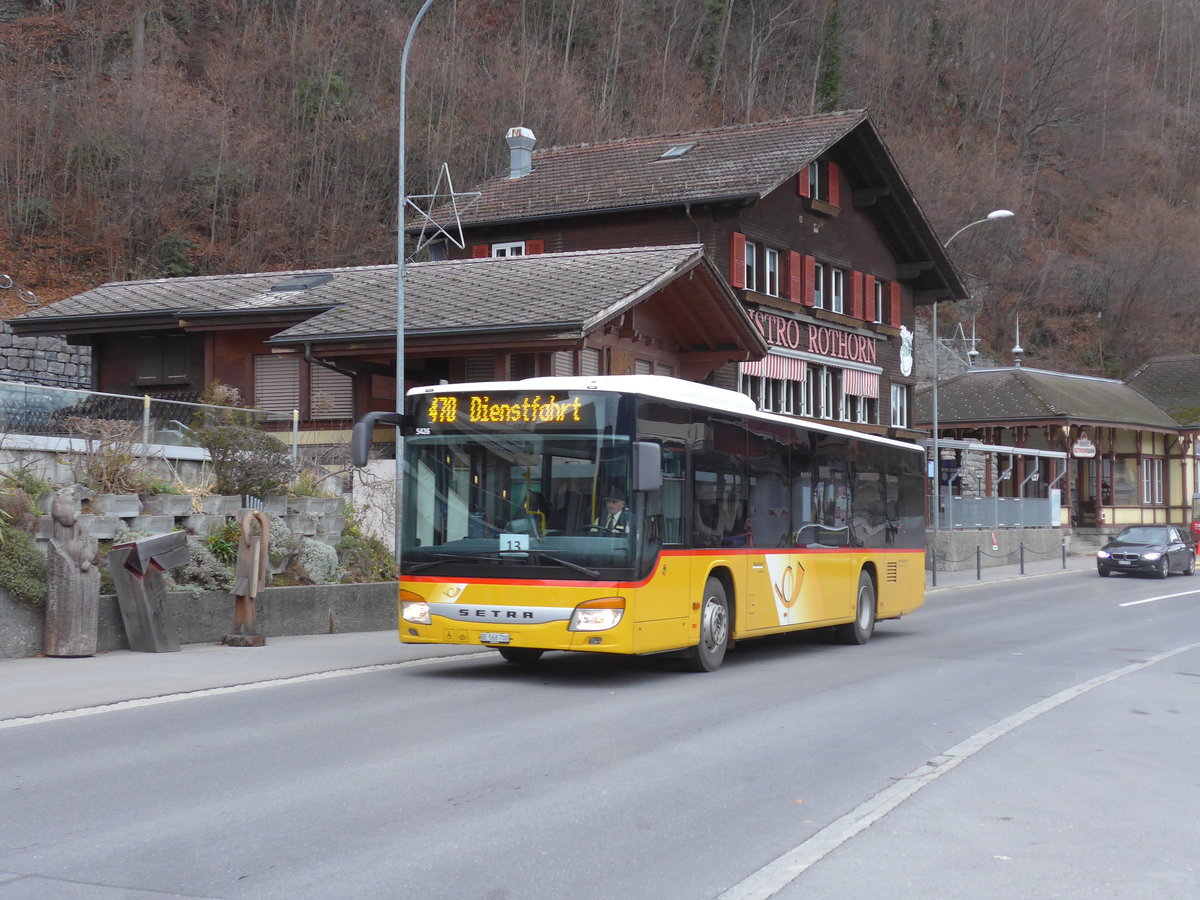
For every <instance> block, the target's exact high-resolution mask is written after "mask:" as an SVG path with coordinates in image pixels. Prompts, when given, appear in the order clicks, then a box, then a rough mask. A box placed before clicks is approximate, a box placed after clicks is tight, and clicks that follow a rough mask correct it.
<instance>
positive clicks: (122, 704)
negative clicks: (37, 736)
mask: <svg viewBox="0 0 1200 900" xmlns="http://www.w3.org/2000/svg"><path fill="white" fill-rule="evenodd" d="M490 653H491V651H490V650H489V651H482V652H479V653H458V654H455V655H453V656H431V657H428V658H426V659H412V660H408V661H407V662H398V663H379V664H378V665H373V666H358V667H356V668H353V669H331V670H330V671H328V672H313V673H311V674H309V675H292V676H290V677H287V678H271V679H269V680H267V681H251V682H247V683H246V684H230V685H226V686H225V687H215V688H202V689H200V690H197V691H181V692H179V693H177V694H162V695H161V696H158V697H143V698H141V699H138V700H119V701H117V702H116V703H105V704H102V705H100V706H84V707H80V708H79V709H67V710H63V711H62V712H52V713H42V714H40V715H36V716H21V717H18V718H14V719H0V730H3V729H5V728H20V727H21V726H22V725H40V724H41V723H43V722H58V721H61V720H62V719H79V718H82V717H84V716H97V715H100V714H101V713H109V712H117V711H119V710H123V709H140V708H142V707H144V706H159V705H161V704H163V703H178V702H179V701H180V700H195V699H197V698H199V697H216V696H219V695H221V694H240V693H242V692H243V691H257V690H261V689H262V688H271V687H280V686H282V685H286V684H303V683H305V682H308V681H324V680H326V679H328V678H341V677H342V676H344V675H362V674H364V673H366V672H385V671H387V670H388V669H413V668H416V667H418V666H429V665H433V664H435V663H440V662H446V661H447V660H452V659H471V658H472V657H476V656H487V655H489V654H490Z"/></svg>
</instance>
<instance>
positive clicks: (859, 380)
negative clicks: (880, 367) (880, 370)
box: [842, 369, 879, 398]
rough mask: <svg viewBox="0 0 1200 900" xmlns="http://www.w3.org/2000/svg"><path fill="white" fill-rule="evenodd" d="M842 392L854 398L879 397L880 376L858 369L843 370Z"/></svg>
mask: <svg viewBox="0 0 1200 900" xmlns="http://www.w3.org/2000/svg"><path fill="white" fill-rule="evenodd" d="M842 390H843V391H845V392H846V393H847V394H850V395H851V396H854V397H875V398H878V397H879V376H878V375H877V374H876V373H874V372H860V371H859V370H858V369H844V370H842Z"/></svg>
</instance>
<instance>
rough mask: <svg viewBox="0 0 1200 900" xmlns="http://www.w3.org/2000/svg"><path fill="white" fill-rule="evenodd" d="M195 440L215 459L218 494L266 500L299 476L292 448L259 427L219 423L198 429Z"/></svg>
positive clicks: (193, 433)
mask: <svg viewBox="0 0 1200 900" xmlns="http://www.w3.org/2000/svg"><path fill="white" fill-rule="evenodd" d="M192 437H193V439H194V440H195V441H196V443H197V444H199V445H200V446H201V447H203V448H204V449H205V450H207V451H208V454H209V457H210V458H211V459H212V467H213V475H215V476H216V479H217V485H216V489H217V493H220V494H250V495H252V496H254V497H265V496H266V495H267V494H277V493H279V492H280V491H281V490H282V489H283V488H284V486H285V485H287V484H288V482H290V481H291V480H292V478H294V477H295V474H296V462H295V460H293V459H292V456H291V453H290V452H289V451H288V448H287V447H285V446H284V445H283V444H282V443H280V442H279V441H278V440H276V439H275V438H273V437H271V435H269V434H265V433H264V432H261V431H259V430H258V429H257V428H254V427H251V426H248V425H240V424H221V423H216V424H211V425H204V426H202V427H200V428H197V429H194V430H193V432H192Z"/></svg>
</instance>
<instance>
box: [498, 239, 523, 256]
mask: <svg viewBox="0 0 1200 900" xmlns="http://www.w3.org/2000/svg"><path fill="white" fill-rule="evenodd" d="M524 255H525V242H524V241H510V242H508V243H507V244H492V256H493V257H504V256H524Z"/></svg>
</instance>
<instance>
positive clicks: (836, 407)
mask: <svg viewBox="0 0 1200 900" xmlns="http://www.w3.org/2000/svg"><path fill="white" fill-rule="evenodd" d="M817 368H818V369H819V372H820V382H821V393H820V398H819V400H820V408H819V409H818V411H817V417H818V418H821V419H840V420H845V419H846V418H847V409H846V395H845V394H843V393H842V372H841V369H835V368H833V367H831V366H819V367H817Z"/></svg>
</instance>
